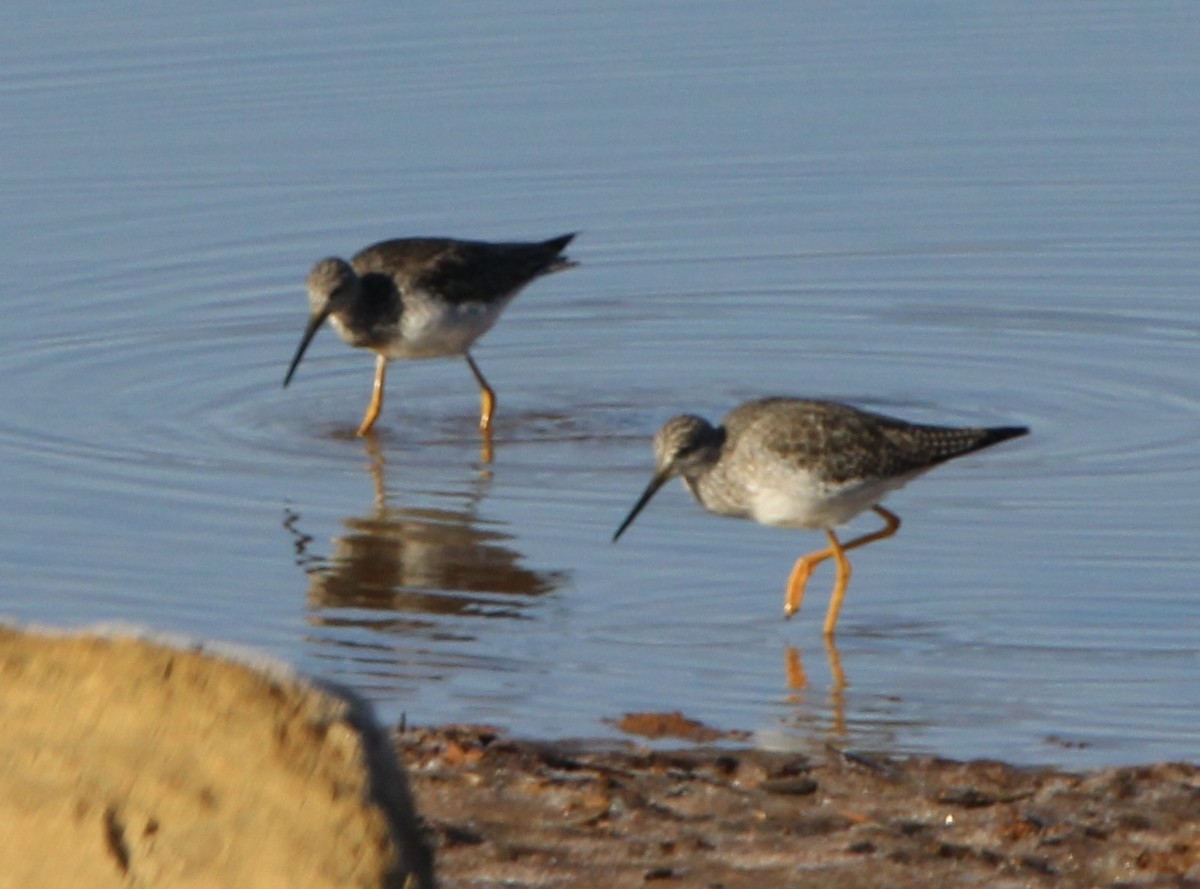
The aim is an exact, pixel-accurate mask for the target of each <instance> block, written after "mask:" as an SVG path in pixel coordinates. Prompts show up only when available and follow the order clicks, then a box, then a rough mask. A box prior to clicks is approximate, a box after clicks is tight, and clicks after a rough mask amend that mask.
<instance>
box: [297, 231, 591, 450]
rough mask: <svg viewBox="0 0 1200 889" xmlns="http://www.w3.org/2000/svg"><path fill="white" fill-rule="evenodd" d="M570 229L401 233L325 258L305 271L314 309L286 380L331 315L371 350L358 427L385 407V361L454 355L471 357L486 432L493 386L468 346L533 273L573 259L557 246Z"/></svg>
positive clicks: (362, 431) (345, 335)
mask: <svg viewBox="0 0 1200 889" xmlns="http://www.w3.org/2000/svg"><path fill="white" fill-rule="evenodd" d="M573 237H575V236H574V235H573V234H570V235H561V236H559V237H557V238H551V239H550V240H548V241H541V242H536V243H510V244H490V243H486V242H484V241H456V240H451V239H449V238H401V239H399V240H394V241H382V242H380V243H378V244H374V245H372V246H370V247H367V248H366V249H364V250H361V251H359V252H358V253H356V254H355V255H354V257H353V258H352V259H351V260H350V261H349V262H346V261H345V260H344V259H339V258H338V257H330V258H328V259H322V260H321V261H320V262H318V263H317V264H316V265H315V266H313V268H312V271H311V272H309V273H308V302H309V305H310V307H311V314H310V315H309V319H308V326H307V327H306V328H305V329H304V336H303V337H302V338H301V340H300V346H299V348H297V349H296V355H295V357H294V358H292V363H291V365H290V366H289V367H288V371H287V376H285V377H284V379H283V385H284V386H286V385H287V384H288V383H290V382H291V380H292V374H294V373H295V372H296V368H297V366H299V364H300V359H301V358H303V357H304V350H305V349H307V348H308V344H309V343H310V342H312V338H313V336H314V335H315V334H316V332H317V331H318V330H319V329H320V327H321V324H322V322H324V321H325V319H326V318H328V319H329V323H330V324H331V325H332V326H333V329H334V330H336V331H337V332H338V336H340V337H341V338H342V339H343V340H344V341H345V342H346V343H348V344H349V345H351V346H354V347H355V348H358V349H370V350H371V351H372V352H374V353H375V388H374V390H373V392H372V395H371V402H370V404H369V405H368V406H367V412H366V414H364V415H363V419H362V423H360V424H359V427H358V434H359V435H366V434H367V433H368V432H370V430H371V427H372V426H373V425H374V424H375V420H376V418H377V417H378V416H379V409H380V407H382V405H383V384H384V376H385V374H386V371H387V363H388V361H390V360H391V359H393V358H400V359H416V358H447V357H450V356H453V355H462V356H463V357H464V358H466V359H467V366H468V367H470V368H471V373H473V374H474V375H475V379H476V380H477V381H478V383H479V389H480V393H481V402H482V404H481V410H480V416H479V428H480V430H481V431H482V432H484V433H485V434H486V433H488V432H490V430H491V426H492V415H493V413H494V412H495V409H496V393H495V392H493V391H492V387H491V386H489V385H488V382H487V380H486V379H484V376H483V374H482V373H481V372H480V370H479V367H478V366H477V365H476V364H475V361H474V359H473V358H471V353H470V352H469V351H468V350H469V349H470V347H471V345H472V344H473V343H474V342H475V340H477V339H479V337H481V336H483V334H485V333H487V331H488V330H490V329H491V327H492V325H493V324H495V323H496V319H497V318H499V317H500V313H501V312H503V311H504V307H505V306H507V305H508V304H509V302H511V301H512V299H513V297H515V296H516V295H517V294H518V293H520V292H521V290H522V289H523V288H524V287H525V285H527V284H528V283H529V282H530V281H532V280H533V279H534V278H539V277H541V276H542V275H548V274H550V273H551V272H557V271H561V270H562V269H567V268H571V267H572V266H574V265H576V263H575V262H573V261H571V260H570V259H568V258H567V257H565V256H560V255H559V254H561V253H562V251H563V249H564V248H565V247H566V246H567V244H569V243H570V241H571V239H572V238H573Z"/></svg>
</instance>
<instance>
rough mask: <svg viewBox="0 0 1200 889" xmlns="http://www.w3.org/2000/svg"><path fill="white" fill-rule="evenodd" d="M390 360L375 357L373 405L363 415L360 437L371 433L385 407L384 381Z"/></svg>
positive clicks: (380, 356) (360, 424) (359, 427)
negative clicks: (381, 409) (381, 410)
mask: <svg viewBox="0 0 1200 889" xmlns="http://www.w3.org/2000/svg"><path fill="white" fill-rule="evenodd" d="M387 362H388V360H387V359H386V358H384V357H383V356H382V355H376V356H375V387H374V388H373V389H372V390H371V403H370V404H368V405H367V412H366V413H365V414H363V418H362V422H361V423H359V424H358V435H359V437H362V436H364V435H366V434H367V433H368V432H370V431H371V427H372V426H374V425H375V421H376V420H377V419H378V418H379V410H380V408H382V407H383V381H384V377H385V376H386V375H387Z"/></svg>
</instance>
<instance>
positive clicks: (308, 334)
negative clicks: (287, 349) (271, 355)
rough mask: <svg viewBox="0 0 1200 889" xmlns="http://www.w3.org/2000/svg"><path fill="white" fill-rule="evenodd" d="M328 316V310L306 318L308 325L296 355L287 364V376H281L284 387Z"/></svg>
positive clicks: (290, 379)
mask: <svg viewBox="0 0 1200 889" xmlns="http://www.w3.org/2000/svg"><path fill="white" fill-rule="evenodd" d="M328 317H329V310H328V309H326V310H325V311H322V312H317V313H315V314H314V315H313V316H312V317H311V318H309V319H308V326H307V327H306V328H304V336H302V337H301V338H300V348H298V349H297V350H296V356H295V357H294V358H293V359H292V363H291V364H290V365H289V366H288V371H287V376H286V377H284V378H283V385H284V388H287V384H288V383H290V382H291V381H292V374H294V373H295V372H296V368H297V367H299V366H300V359H301V358H303V357H304V351H305V350H306V349H307V348H308V344H309V343H311V342H312V338H313V337H314V336H316V335H317V331H318V330H320V329H321V325H322V324H324V323H325V319H326V318H328Z"/></svg>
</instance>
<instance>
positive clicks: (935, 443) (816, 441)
mask: <svg viewBox="0 0 1200 889" xmlns="http://www.w3.org/2000/svg"><path fill="white" fill-rule="evenodd" d="M1028 431H1029V430H1028V429H1027V428H1025V427H1024V426H997V427H992V428H958V427H950V426H923V425H918V424H916V423H906V422H905V421H904V420H897V419H893V418H892V417H885V416H883V415H882V414H875V413H870V412H868V411H862V410H858V409H857V408H853V407H850V406H849V405H845V404H837V403H836V402H831V401H807V400H803V399H799V398H764V399H762V400H759V401H750V402H747V403H746V404H743V405H741V406H740V407H737V408H735V409H734V410H733V411H731V412H730V413H729V415H728V416H726V417H725V420H724V422H723V424H722V425H720V426H713V425H712V424H711V423H709V422H708V421H707V420H705V419H704V418H703V417H696V416H692V415H683V416H679V417H673V418H672V419H670V420H668V421H667V422H666V424H664V425H663V427H662V429H660V430H659V431H658V434H657V435H656V436H655V437H654V454H655V463H656V469H655V472H654V477H653V478H652V479H651V480H650V484H649V485H648V486H647V487H646V490H645V492H644V493H643V494H642V496H641V497H640V498H639V499H638V501H637V503H635V504H634V507H633V509H632V510H631V511H630V513H629V515H628V516H627V517H626V518H625V521H623V522H622V523H621V526H620V527H619V528H617V533H616V534H614V535H613V540H614V541H615V540H616V539H617V538H618V537H620V536H621V534H622V533H623V532H624V531H625V529H626V528H628V527H629V525H630V523H632V522H633V520H634V518H636V517H637V514H638V513H639V512H641V511H642V508H643V507H644V506H645V505H646V504H647V503H649V502H650V498H651V497H653V496H654V494H655V492H656V491H658V489H659V488H661V487H662V486H663V484H665V483H666V482H667V481H668V480H669V479H671V478H672V477H674V476H681V477H682V478H683V481H684V484H686V485H687V487H688V490H690V491H691V492H692V494H693V496H695V498H696V499H697V500H698V501H700V505H701V506H703V507H704V508H705V509H706V510H708V511H709V512H711V513H715V514H717V515H723V516H733V517H735V518H746V519H754V521H756V522H759V523H760V524H763V525H777V526H779V527H783V528H808V529H818V528H819V529H821V530H823V531H824V532H825V536H826V537H827V538H828V540H829V546H828V547H827V548H826V549H822V550H818V551H817V552H814V553H810V554H808V555H806V556H802V557H801V558H800V559H799V560H798V561H797V562H796V565H795V567H794V568H793V569H792V573H791V576H790V577H789V578H788V584H787V592H786V597H785V599H784V614H785V615H787V616H788V617H791V616H792V615H793V614H795V613H796V611H797V610H798V609H799V608H800V602H801V600H802V599H803V598H804V587H805V585H806V584H807V583H808V578H809V575H810V574H812V570H813V568H815V567H816V566H817V565H819V564H820V563H821V562H823V561H825V560H826V559H830V558H832V559H833V560H834V561H835V562H836V563H837V576H836V579H835V581H834V586H833V597H832V599H831V600H830V602H829V611H828V612H827V613H826V615H825V635H826V636H827V637H832V636H833V632H834V628H835V627H836V626H837V620H838V613H839V612H840V611H841V608H842V599H843V598H844V597H845V594H846V586H847V584H848V583H849V581H850V562H849V561H848V560H847V559H846V551H847V550H851V549H856V548H858V547H860V546H863V545H865V544H868V543H872V542H874V541H876V540H882V539H883V538H885V537H891V536H892V535H893V534H895V533H896V530H897V529H898V528H899V527H900V519H899V518H898V517H897V516H896V515H895V514H894V513H892V512H890V511H888V510H886V509H884V508H883V507H882V506H880V505H879V502H880V501H881V500H882V499H883V498H884V497H885V496H887V495H888V494H889V493H890V492H892V491H895V490H896V489H897V488H900V487H901V486H903V485H904V484H906V483H907V482H908V481H910V480H911V479H913V478H916V477H917V476H918V475H921V474H922V473H924V472H927V471H928V470H930V469H932V468H933V467H934V466H937V465H938V464H939V463H943V462H945V461H946V460H950V459H953V458H954V457H961V456H962V455H964V454H969V453H971V452H972V451H978V450H980V449H981V448H986V447H989V446H990V445H994V444H996V443H997V442H1001V441H1005V440H1006V439H1009V438H1015V437H1016V436H1018V435H1025V434H1026V433H1027V432H1028ZM866 509H871V510H873V511H874V512H875V513H876V514H877V515H879V517H880V518H882V519H883V521H884V527H882V528H880V529H879V530H878V531H873V532H871V533H870V534H864V535H863V536H861V537H856V538H854V539H853V540H851V541H849V542H847V543H842V542H841V541H840V540H838V538H837V535H836V534H835V533H834V531H833V529H834V528H835V527H837V526H838V525H841V524H843V523H845V522H848V521H850V519H852V518H854V517H855V516H856V515H858V514H859V513H860V512H863V511H864V510H866Z"/></svg>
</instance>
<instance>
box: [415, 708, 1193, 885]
mask: <svg viewBox="0 0 1200 889" xmlns="http://www.w3.org/2000/svg"><path fill="white" fill-rule="evenodd" d="M396 747H397V750H398V752H399V753H400V755H401V756H402V758H403V759H404V761H405V762H406V764H407V766H408V770H409V777H410V782H411V784H412V788H413V793H414V796H415V800H416V805H417V809H418V811H419V812H420V813H421V815H422V817H423V818H424V819H425V821H426V823H427V826H428V830H429V833H430V836H431V839H432V842H433V845H434V847H435V850H436V867H437V873H438V878H439V880H440V882H441V885H443V886H449V887H456V886H462V887H466V886H471V887H487V886H506V887H550V886H571V887H611V886H642V885H648V884H656V885H663V886H678V887H726V889H741V887H746V889H749V887H764V886H772V887H791V886H797V887H798V886H835V887H885V886H972V885H975V886H989V887H996V886H1005V887H1007V886H1012V887H1025V886H1028V887H1051V886H1054V887H1092V886H1131V887H1132V886H1139V887H1140V886H1195V887H1200V768H1197V767H1196V766H1195V765H1189V764H1170V763H1164V764H1158V765H1150V766H1139V767H1127V768H1110V769H1100V770H1095V771H1090V772H1085V773H1070V772H1064V771H1061V770H1057V769H1053V768H1023V767H1016V766H1011V765H1006V764H1004V763H1000V762H992V761H977V762H953V761H949V760H944V759H939V758H936V757H928V756H918V757H896V758H881V757H874V756H872V757H864V756H859V755H855V754H853V753H850V752H847V751H840V750H838V749H836V748H835V747H833V746H828V747H824V748H821V749H819V750H818V751H817V752H814V753H810V754H807V755H799V754H795V753H773V752H767V751H761V750H754V749H748V748H745V747H736V746H735V747H734V748H733V749H730V748H726V747H711V746H710V747H706V746H703V745H699V746H696V747H693V748H689V749H685V747H684V745H682V744H681V745H680V749H676V750H671V751H661V750H650V749H645V748H643V747H640V746H638V745H636V744H632V745H629V746H624V747H618V746H615V745H611V744H610V745H597V744H586V743H580V742H546V741H527V740H518V739H515V738H512V737H508V736H506V735H505V734H504V733H502V732H500V731H497V730H495V729H492V728H489V727H484V726H445V727H439V728H432V729H410V730H407V731H404V732H402V733H399V734H397V736H396Z"/></svg>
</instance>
